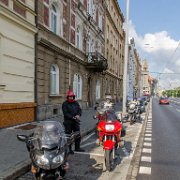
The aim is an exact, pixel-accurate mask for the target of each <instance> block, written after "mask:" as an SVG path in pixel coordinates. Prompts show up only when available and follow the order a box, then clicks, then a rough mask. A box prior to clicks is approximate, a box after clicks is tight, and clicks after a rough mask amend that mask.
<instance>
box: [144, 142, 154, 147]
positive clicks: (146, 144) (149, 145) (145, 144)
mask: <svg viewBox="0 0 180 180" xmlns="http://www.w3.org/2000/svg"><path fill="white" fill-rule="evenodd" d="M143 145H144V146H148V147H151V146H152V144H151V143H147V142H145V143H144V144H143Z"/></svg>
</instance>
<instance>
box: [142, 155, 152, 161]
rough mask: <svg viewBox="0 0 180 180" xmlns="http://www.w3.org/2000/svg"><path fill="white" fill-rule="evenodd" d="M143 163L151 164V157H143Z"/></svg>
mask: <svg viewBox="0 0 180 180" xmlns="http://www.w3.org/2000/svg"><path fill="white" fill-rule="evenodd" d="M141 161H144V162H151V157H149V156H142V157H141Z"/></svg>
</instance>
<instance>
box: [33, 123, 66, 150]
mask: <svg viewBox="0 0 180 180" xmlns="http://www.w3.org/2000/svg"><path fill="white" fill-rule="evenodd" d="M66 143H67V138H66V136H65V133H64V128H63V127H62V125H61V124H60V123H59V122H57V121H44V122H42V123H40V124H39V125H38V127H37V128H36V130H35V131H34V133H33V137H32V144H33V148H34V149H37V150H41V149H43V148H45V149H53V148H56V147H59V148H61V147H64V146H65V144H66Z"/></svg>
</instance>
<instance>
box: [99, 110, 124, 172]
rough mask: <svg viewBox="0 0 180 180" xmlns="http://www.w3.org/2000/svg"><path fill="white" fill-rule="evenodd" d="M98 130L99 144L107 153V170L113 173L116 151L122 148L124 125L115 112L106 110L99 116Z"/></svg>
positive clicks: (105, 156)
mask: <svg viewBox="0 0 180 180" xmlns="http://www.w3.org/2000/svg"><path fill="white" fill-rule="evenodd" d="M98 120H99V122H98V125H97V130H98V132H99V143H100V144H102V145H103V149H104V151H105V154H104V158H105V166H106V170H108V171H111V170H112V166H113V162H114V159H115V151H116V149H117V148H119V147H120V146H122V144H121V130H122V123H121V122H120V121H119V120H118V118H117V116H116V114H115V111H113V110H105V111H104V113H103V114H102V113H101V114H100V115H99V116H98Z"/></svg>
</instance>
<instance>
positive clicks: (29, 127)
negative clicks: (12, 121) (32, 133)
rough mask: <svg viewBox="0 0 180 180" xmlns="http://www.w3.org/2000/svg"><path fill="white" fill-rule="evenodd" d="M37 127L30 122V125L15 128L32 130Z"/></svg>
mask: <svg viewBox="0 0 180 180" xmlns="http://www.w3.org/2000/svg"><path fill="white" fill-rule="evenodd" d="M35 127H36V125H32V124H28V125H24V126H20V127H17V128H15V129H22V130H30V129H34V128H35Z"/></svg>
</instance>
